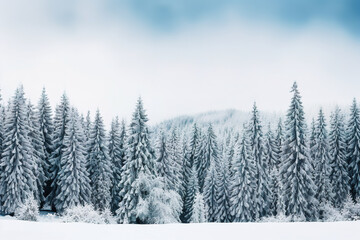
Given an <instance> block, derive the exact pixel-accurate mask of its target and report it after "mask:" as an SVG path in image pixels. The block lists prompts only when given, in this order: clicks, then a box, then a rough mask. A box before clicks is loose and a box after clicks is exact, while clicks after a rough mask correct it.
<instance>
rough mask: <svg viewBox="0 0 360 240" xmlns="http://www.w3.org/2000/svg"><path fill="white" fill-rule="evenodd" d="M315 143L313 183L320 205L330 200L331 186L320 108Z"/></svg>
mask: <svg viewBox="0 0 360 240" xmlns="http://www.w3.org/2000/svg"><path fill="white" fill-rule="evenodd" d="M315 139H316V144H315V147H314V150H315V159H314V160H315V162H316V165H315V166H316V170H315V173H316V177H315V183H316V186H317V190H316V198H317V200H318V202H319V204H320V206H324V205H325V204H327V203H329V202H331V201H332V186H331V184H330V172H331V166H330V156H329V143H328V135H327V130H326V121H325V116H324V113H323V111H322V109H320V111H319V116H318V119H317V122H316V138H315ZM322 217H323V216H322V210H320V218H322Z"/></svg>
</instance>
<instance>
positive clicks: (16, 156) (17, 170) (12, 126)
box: [0, 86, 39, 214]
mask: <svg viewBox="0 0 360 240" xmlns="http://www.w3.org/2000/svg"><path fill="white" fill-rule="evenodd" d="M26 114H27V109H26V103H25V97H24V90H23V87H22V86H21V87H19V88H18V89H17V90H16V93H15V96H14V98H13V99H12V101H11V104H10V106H9V111H8V112H7V116H6V120H5V132H4V133H5V134H4V142H3V153H2V156H1V160H0V169H2V171H1V172H0V199H1V201H2V203H1V204H0V206H1V205H2V207H1V208H2V209H1V211H2V212H4V213H6V214H11V213H14V212H15V211H16V209H17V208H18V207H19V206H20V205H22V204H24V203H25V201H26V199H27V198H30V197H36V196H38V194H39V193H38V188H37V184H36V176H35V174H34V172H35V171H36V168H37V166H36V162H35V160H34V158H33V156H32V154H31V153H32V151H31V143H30V140H29V126H28V121H27V116H26Z"/></svg>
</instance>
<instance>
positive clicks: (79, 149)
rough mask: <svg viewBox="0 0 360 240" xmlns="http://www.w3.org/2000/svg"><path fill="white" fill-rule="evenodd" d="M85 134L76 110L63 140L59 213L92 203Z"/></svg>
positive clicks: (59, 180)
mask: <svg viewBox="0 0 360 240" xmlns="http://www.w3.org/2000/svg"><path fill="white" fill-rule="evenodd" d="M84 138H85V136H84V134H83V129H82V126H81V124H80V119H79V116H78V114H77V112H76V110H75V109H71V112H70V113H69V121H68V126H67V128H66V130H65V136H64V139H63V148H62V151H63V153H62V154H61V158H60V170H59V172H58V176H57V186H58V187H57V192H56V196H55V198H54V205H55V208H56V210H57V211H58V212H64V210H66V209H67V208H71V207H74V206H81V205H82V206H83V205H85V204H88V203H90V196H91V188H90V179H89V176H88V175H89V174H88V172H87V169H86V158H85V155H86V149H85V146H84Z"/></svg>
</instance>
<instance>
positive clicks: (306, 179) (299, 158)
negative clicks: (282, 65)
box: [281, 82, 317, 220]
mask: <svg viewBox="0 0 360 240" xmlns="http://www.w3.org/2000/svg"><path fill="white" fill-rule="evenodd" d="M292 92H293V94H294V95H293V97H292V99H291V104H290V108H289V110H288V113H287V120H286V124H285V126H286V135H285V142H284V146H283V159H282V167H281V183H282V196H283V201H284V202H283V203H284V207H285V214H286V215H288V216H292V217H293V218H294V217H300V218H305V219H306V220H313V219H314V218H315V212H316V206H317V201H316V198H315V190H314V189H315V184H314V182H313V180H312V176H311V173H312V172H313V169H312V166H311V163H310V156H309V149H308V145H307V142H306V123H305V117H304V110H303V105H302V101H301V96H300V93H299V91H298V87H297V84H296V82H295V83H294V85H293V87H292Z"/></svg>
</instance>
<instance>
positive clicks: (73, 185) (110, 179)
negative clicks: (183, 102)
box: [0, 83, 360, 224]
mask: <svg viewBox="0 0 360 240" xmlns="http://www.w3.org/2000/svg"><path fill="white" fill-rule="evenodd" d="M292 93H293V96H292V99H291V103H290V107H289V110H288V112H287V115H286V121H285V122H284V124H282V122H281V119H274V118H273V119H271V122H267V121H264V120H265V119H266V117H263V115H266V113H262V114H261V115H260V114H259V110H258V109H257V107H256V105H254V107H253V109H252V112H251V114H248V117H246V119H245V118H241V120H240V117H239V115H237V114H236V111H227V112H226V113H225V114H224V115H222V118H223V119H218V118H213V117H210V118H209V115H211V114H209V115H206V114H205V115H204V118H207V119H206V121H203V120H204V119H202V120H201V119H199V118H197V117H189V118H179V119H176V120H173V121H166V122H165V123H162V124H159V125H158V126H154V127H151V128H150V127H149V126H148V117H147V114H146V112H145V109H144V107H143V102H142V100H141V99H139V100H138V101H137V104H136V108H135V111H134V113H133V115H132V119H131V121H130V124H129V125H128V126H125V123H124V122H122V123H121V124H120V123H119V120H118V118H115V120H114V121H113V122H112V124H111V128H110V129H109V130H110V131H106V126H105V124H104V122H103V120H102V117H101V116H100V111H97V112H96V114H95V118H94V121H93V122H92V121H91V119H90V113H89V112H88V114H87V116H86V118H84V115H82V114H81V113H78V111H77V110H76V108H74V107H72V106H71V104H70V102H69V100H68V98H67V96H66V95H65V94H64V95H63V96H62V97H61V101H60V104H59V105H58V106H57V107H56V111H55V116H54V119H52V113H51V106H50V104H49V100H48V98H47V95H46V92H45V89H44V90H43V92H42V94H41V98H40V101H39V104H38V107H37V108H36V109H35V108H34V107H33V106H32V105H31V104H27V102H28V100H27V99H26V98H25V94H24V91H23V88H22V87H19V88H18V89H17V90H16V93H15V96H14V97H13V98H12V99H11V100H10V101H9V104H8V105H7V106H4V105H3V103H2V102H1V101H0V213H1V214H15V215H17V216H20V215H21V216H25V215H26V214H28V216H29V217H24V219H25V218H27V219H31V216H32V215H31V214H30V213H31V212H36V211H37V208H38V206H37V205H40V207H43V206H45V207H46V209H47V210H49V209H48V207H49V206H51V207H52V210H53V211H56V212H57V213H58V214H62V215H63V218H64V221H83V222H93V223H113V222H114V219H116V221H117V222H118V223H140V224H147V223H172V222H179V221H180V220H181V221H182V222H184V223H189V222H204V221H209V222H255V221H339V220H357V219H360V200H359V196H360V112H359V111H360V110H359V108H358V105H357V102H356V100H354V102H353V104H352V106H351V109H350V113H349V114H348V116H346V115H345V114H342V113H341V111H340V109H338V108H337V109H335V112H334V113H333V114H332V115H331V118H330V122H327V120H326V118H325V116H326V114H325V112H323V111H322V110H321V111H320V113H319V115H318V118H317V119H316V121H315V120H314V121H313V124H312V128H311V129H310V130H311V131H309V132H310V135H311V136H310V137H309V138H308V129H307V122H306V121H305V119H306V118H305V112H304V109H303V106H302V101H301V96H300V93H299V91H298V88H297V84H296V83H294V85H293V87H292ZM0 100H1V99H0ZM234 116H237V117H238V119H236V121H234V119H235V118H234ZM225 118H226V119H225ZM181 119H182V120H181ZM231 119H233V120H231ZM345 119H347V120H348V122H347V124H345ZM197 120H199V121H197ZM228 120H230V121H231V122H232V125H231V124H229V121H228ZM243 120H249V122H248V123H247V124H246V125H244V126H242V124H243V123H244V121H243ZM267 120H270V119H267ZM241 121H242V122H241ZM235 122H236V125H234V123H235ZM263 122H266V123H267V124H268V126H269V128H268V131H267V132H266V133H264V134H263ZM277 122H278V124H277V126H276V124H274V123H277ZM240 123H242V124H240ZM345 125H346V126H345ZM274 130H275V131H274ZM240 133H242V135H241V134H240ZM154 143H156V145H155V146H156V151H155V150H154V148H153V144H154ZM29 199H31V200H32V201H35V202H36V204H31V203H28V201H30V200H29ZM88 204H92V205H88ZM45 207H44V208H45ZM20 212H21V214H20ZM19 214H20V215H19ZM35 214H36V213H35ZM112 214H114V215H115V217H113V216H112Z"/></svg>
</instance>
